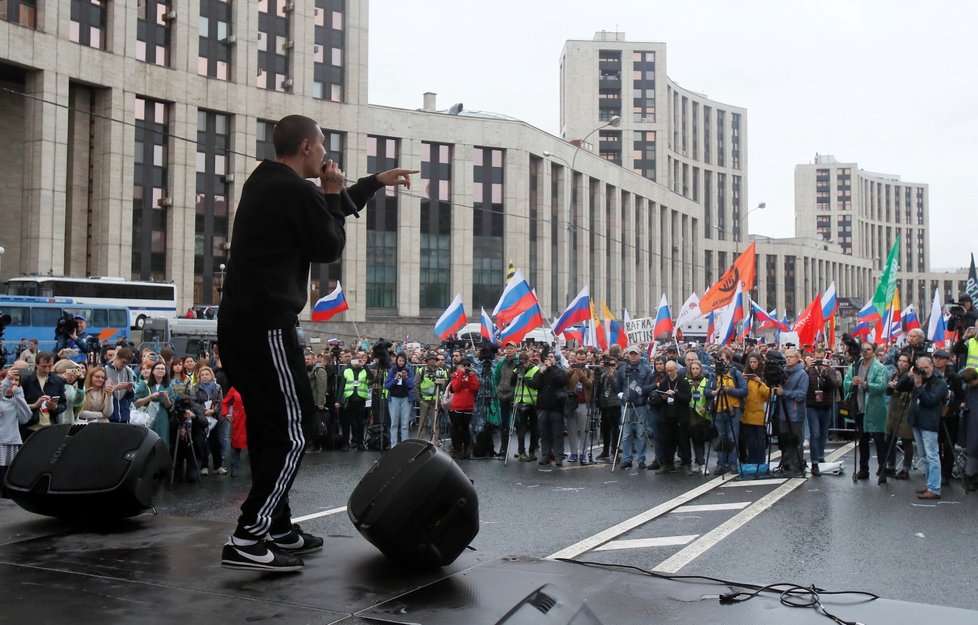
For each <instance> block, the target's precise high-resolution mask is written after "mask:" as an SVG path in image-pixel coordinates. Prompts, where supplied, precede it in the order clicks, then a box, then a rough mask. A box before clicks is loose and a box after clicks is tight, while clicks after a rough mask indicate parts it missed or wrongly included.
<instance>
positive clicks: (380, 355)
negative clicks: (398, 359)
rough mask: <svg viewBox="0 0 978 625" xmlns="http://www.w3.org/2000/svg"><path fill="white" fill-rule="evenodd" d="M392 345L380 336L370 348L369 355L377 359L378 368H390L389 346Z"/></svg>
mask: <svg viewBox="0 0 978 625" xmlns="http://www.w3.org/2000/svg"><path fill="white" fill-rule="evenodd" d="M393 346H394V345H393V344H392V343H391V342H390V341H385V340H384V339H382V338H381V339H378V340H377V342H376V343H374V344H373V346H372V347H371V348H370V356H371V357H372V358H375V359H376V360H377V365H378V366H379V367H380V368H382V369H390V368H391V348H392V347H393Z"/></svg>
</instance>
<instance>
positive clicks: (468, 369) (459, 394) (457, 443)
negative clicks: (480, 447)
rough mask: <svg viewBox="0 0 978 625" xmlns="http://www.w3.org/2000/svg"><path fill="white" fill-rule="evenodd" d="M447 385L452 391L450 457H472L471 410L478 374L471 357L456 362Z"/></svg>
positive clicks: (459, 458) (457, 458) (472, 408)
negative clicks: (473, 367) (473, 368)
mask: <svg viewBox="0 0 978 625" xmlns="http://www.w3.org/2000/svg"><path fill="white" fill-rule="evenodd" d="M448 387H449V388H450V389H451V391H452V401H451V404H450V406H449V413H448V416H449V419H450V420H451V422H452V457H453V458H455V459H456V460H468V459H469V458H471V457H472V431H471V430H470V429H469V425H470V424H471V423H472V411H473V410H474V409H475V396H476V393H478V392H479V376H478V374H476V372H475V371H473V370H472V359H471V358H469V357H468V356H466V357H465V358H462V360H461V361H459V363H458V368H457V369H456V370H455V373H453V374H452V378H451V381H450V382H449V383H448Z"/></svg>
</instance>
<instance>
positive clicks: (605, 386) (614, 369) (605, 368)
mask: <svg viewBox="0 0 978 625" xmlns="http://www.w3.org/2000/svg"><path fill="white" fill-rule="evenodd" d="M617 373H618V362H617V360H616V359H615V358H614V357H612V356H606V357H605V358H604V360H603V361H602V362H601V371H600V372H598V373H597V374H595V388H594V394H595V395H597V398H598V408H599V409H600V410H601V453H600V454H599V455H598V457H597V459H598V460H607V459H608V458H610V457H611V456H613V455H615V452H616V450H617V449H618V436H619V434H620V431H619V428H620V425H621V424H620V419H619V417H620V416H621V399H620V398H619V396H618V395H619V392H620V391H621V389H620V388H619V387H618V376H617Z"/></svg>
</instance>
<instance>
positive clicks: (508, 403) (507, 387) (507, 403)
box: [492, 341, 520, 458]
mask: <svg viewBox="0 0 978 625" xmlns="http://www.w3.org/2000/svg"><path fill="white" fill-rule="evenodd" d="M519 369H520V360H519V359H518V358H517V356H516V344H515V343H513V342H512V341H510V342H507V343H506V345H505V346H504V347H503V357H502V358H500V359H499V360H498V361H496V366H495V367H493V370H492V382H493V384H494V385H495V387H496V398H497V399H498V400H499V414H500V417H501V421H500V426H499V453H500V454H502V455H503V457H504V458H505V454H507V453H509V430H510V428H511V427H512V426H513V425H515V424H513V423H512V420H513V419H514V418H515V415H514V414H513V399H514V398H515V397H516V387H517V385H518V382H519V378H518V377H517V375H518V373H517V371H518V370H519ZM516 457H519V454H517V456H516Z"/></svg>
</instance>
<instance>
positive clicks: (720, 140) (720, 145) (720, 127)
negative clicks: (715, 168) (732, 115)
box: [717, 110, 727, 167]
mask: <svg viewBox="0 0 978 625" xmlns="http://www.w3.org/2000/svg"><path fill="white" fill-rule="evenodd" d="M726 115H727V114H726V112H725V111H719V110H718V111H717V165H719V166H720V167H725V166H726V157H725V154H724V152H725V149H724V145H725V143H724V137H723V135H724V131H725V129H724V118H725V117H726Z"/></svg>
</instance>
